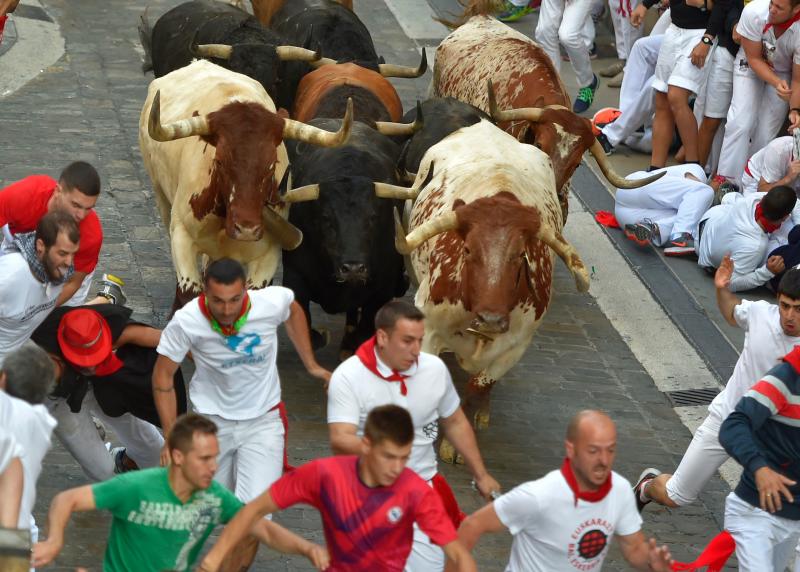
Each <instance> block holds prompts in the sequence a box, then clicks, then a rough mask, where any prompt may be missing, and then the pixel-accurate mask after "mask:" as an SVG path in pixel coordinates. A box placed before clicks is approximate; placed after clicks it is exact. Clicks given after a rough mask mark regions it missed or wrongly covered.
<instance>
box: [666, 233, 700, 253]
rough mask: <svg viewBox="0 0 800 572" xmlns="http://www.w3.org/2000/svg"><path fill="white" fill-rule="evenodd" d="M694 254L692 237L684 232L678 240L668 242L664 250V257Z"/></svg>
mask: <svg viewBox="0 0 800 572" xmlns="http://www.w3.org/2000/svg"><path fill="white" fill-rule="evenodd" d="M694 253H695V249H694V237H693V236H692V235H691V234H689V233H688V232H684V233H682V234H681V235H680V236H679V237H678V238H676V239H674V240H670V241H669V246H668V247H667V248H665V249H664V254H665V255H666V256H686V255H689V254H694Z"/></svg>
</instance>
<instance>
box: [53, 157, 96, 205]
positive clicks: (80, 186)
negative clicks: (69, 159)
mask: <svg viewBox="0 0 800 572" xmlns="http://www.w3.org/2000/svg"><path fill="white" fill-rule="evenodd" d="M58 181H59V182H60V183H61V186H62V187H63V188H64V190H65V191H67V192H69V191H72V190H73V189H77V190H78V191H80V192H82V193H83V194H84V195H86V196H87V197H96V196H97V195H99V194H100V175H98V174H97V171H96V170H95V168H94V167H92V166H91V165H90V164H89V163H87V162H85V161H75V162H74V163H70V164H69V165H67V166H66V167H65V168H64V170H63V171H61V176H60V177H59V178H58Z"/></svg>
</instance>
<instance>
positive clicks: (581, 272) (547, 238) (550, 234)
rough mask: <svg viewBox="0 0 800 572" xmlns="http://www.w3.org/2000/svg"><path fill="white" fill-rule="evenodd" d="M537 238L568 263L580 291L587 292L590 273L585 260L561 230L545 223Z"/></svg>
mask: <svg viewBox="0 0 800 572" xmlns="http://www.w3.org/2000/svg"><path fill="white" fill-rule="evenodd" d="M536 238H538V239H539V240H541V241H542V242H544V243H545V244H546V245H547V246H549V247H550V248H552V249H553V251H554V252H555V253H556V254H558V256H559V257H560V258H561V260H563V261H564V264H566V265H567V268H568V269H569V271H570V272H571V273H572V277H573V278H574V279H575V287H576V288H577V289H578V292H587V291H588V290H589V273H588V272H587V271H586V266H585V265H584V264H583V260H581V257H580V255H578V251H577V250H575V247H574V246H572V245H571V244H570V243H569V242H567V240H566V239H565V238H564V237H563V236H562V235H561V233H560V232H556V231H555V229H553V227H551V226H550V225H549V224H545V223H542V224H541V225H540V226H539V232H538V233H537V235H536Z"/></svg>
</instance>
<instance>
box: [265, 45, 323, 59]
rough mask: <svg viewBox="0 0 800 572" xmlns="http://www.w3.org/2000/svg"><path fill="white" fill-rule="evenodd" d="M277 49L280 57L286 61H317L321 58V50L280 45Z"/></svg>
mask: <svg viewBox="0 0 800 572" xmlns="http://www.w3.org/2000/svg"><path fill="white" fill-rule="evenodd" d="M275 51H276V52H277V54H278V58H279V59H280V60H281V61H284V62H289V61H295V62H315V61H317V60H319V59H321V56H320V54H319V52H315V51H314V50H307V49H306V48H298V47H297V46H278V47H277V48H275Z"/></svg>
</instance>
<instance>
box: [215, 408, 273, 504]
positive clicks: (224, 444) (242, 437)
mask: <svg viewBox="0 0 800 572" xmlns="http://www.w3.org/2000/svg"><path fill="white" fill-rule="evenodd" d="M206 416H207V417H208V418H209V419H211V420H212V421H213V422H214V423H216V424H217V427H218V432H217V439H218V441H219V451H220V455H219V467H218V468H217V474H216V476H214V480H215V481H217V482H219V483H220V484H222V485H224V486H225V487H226V488H228V489H229V490H231V491H233V492H234V494H235V495H236V497H237V498H238V499H239V500H241V501H242V502H249V501H251V500H253V499H254V498H256V497H257V496H259V495H260V494H261V493H263V492H264V491H265V490H267V489H268V488H269V486H270V485H271V484H272V483H274V482H275V481H277V480H278V479H279V478H280V476H281V474H282V472H283V423H282V422H281V417H280V414H279V413H278V410H277V409H274V410H272V411H269V412H268V413H265V414H264V415H262V416H261V417H256V418H255V419H247V420H244V421H233V420H231V419H223V418H222V417H220V416H218V415H206Z"/></svg>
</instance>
